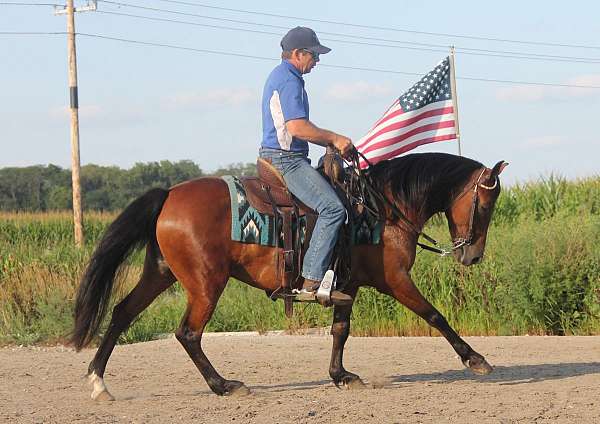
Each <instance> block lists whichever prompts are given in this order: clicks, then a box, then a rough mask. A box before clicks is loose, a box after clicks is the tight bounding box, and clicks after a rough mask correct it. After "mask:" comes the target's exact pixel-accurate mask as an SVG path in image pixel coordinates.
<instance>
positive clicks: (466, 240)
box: [444, 168, 498, 254]
mask: <svg viewBox="0 0 600 424" xmlns="http://www.w3.org/2000/svg"><path fill="white" fill-rule="evenodd" d="M485 170H486V168H483V169H482V170H481V173H480V174H479V177H477V181H475V182H474V183H473V188H471V187H468V188H466V189H465V190H463V191H462V192H461V193H460V194H459V195H458V196H456V197H455V198H454V200H452V202H450V205H449V206H448V207H447V208H446V209H445V210H444V212H447V211H448V209H450V208H451V207H452V206H453V205H454V204H455V203H456V202H457V201H458V200H459V199H461V198H462V197H463V196H464V195H466V194H467V193H468V192H470V191H472V192H473V200H472V202H471V213H470V217H469V230H468V231H467V235H466V237H456V238H454V239H452V250H457V249H460V248H461V247H463V246H470V245H471V243H472V242H473V222H474V221H475V210H476V209H477V203H478V202H479V192H478V189H479V187H481V188H483V189H485V190H493V189H495V188H496V186H497V185H498V177H496V179H495V181H494V184H493V185H491V186H487V185H485V184H483V183H482V182H481V177H483V174H484V173H485ZM448 253H450V252H448ZM446 254H447V253H446Z"/></svg>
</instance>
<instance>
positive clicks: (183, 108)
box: [0, 0, 600, 183]
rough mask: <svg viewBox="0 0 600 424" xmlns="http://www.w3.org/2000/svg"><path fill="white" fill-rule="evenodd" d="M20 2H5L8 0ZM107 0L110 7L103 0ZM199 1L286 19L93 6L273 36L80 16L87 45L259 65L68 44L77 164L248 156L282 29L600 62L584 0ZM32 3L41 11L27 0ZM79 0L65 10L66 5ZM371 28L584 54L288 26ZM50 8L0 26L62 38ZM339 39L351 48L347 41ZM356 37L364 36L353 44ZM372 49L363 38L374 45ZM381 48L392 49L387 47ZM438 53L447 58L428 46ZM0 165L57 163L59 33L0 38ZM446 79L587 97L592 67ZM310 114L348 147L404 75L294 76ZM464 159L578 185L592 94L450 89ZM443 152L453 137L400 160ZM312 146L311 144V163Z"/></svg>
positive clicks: (592, 13)
mask: <svg viewBox="0 0 600 424" xmlns="http://www.w3.org/2000/svg"><path fill="white" fill-rule="evenodd" d="M6 1H19V0H6ZM116 1H118V0H116ZM205 1H206V3H202V4H205V5H214V6H221V7H229V8H235V9H247V10H253V11H258V12H267V13H275V14H281V15H288V16H298V18H296V19H294V18H276V17H268V16H264V15H258V14H244V13H240V12H232V11H224V10H215V9H210V8H202V7H194V6H186V5H182V4H174V3H167V2H164V1H158V0H147V1H140V0H123V1H122V3H128V4H134V5H141V6H146V7H155V8H161V9H168V10H172V11H179V12H182V13H190V14H199V15H205V16H210V17H217V18H225V19H234V20H244V21H251V22H256V23H260V24H262V25H263V26H254V25H249V24H239V23H232V22H224V21H217V20H210V19H207V18H199V17H192V16H184V15H177V14H168V13H164V12H162V13H159V12H151V11H144V10H139V9H132V8H128V7H124V6H121V7H119V6H117V5H114V4H110V3H106V2H99V3H98V7H99V10H100V11H106V12H117V13H130V14H136V15H144V16H153V17H159V18H163V19H175V20H182V21H187V22H196V23H200V24H210V25H221V26H229V27H236V28H245V29H253V30H261V31H266V32H274V33H276V35H271V34H262V33H252V32H243V31H233V30H226V29H216V28H208V27H202V26H195V25H179V24H174V23H167V22H153V21H147V20H141V19H136V18H131V17H123V16H116V15H112V14H105V13H97V12H89V13H78V14H77V16H76V29H77V31H78V32H81V33H90V34H101V35H106V36H111V37H120V38H125V39H131V40H140V41H148V42H153V43H163V44H171V45H178V46H184V47H191V48H195V49H209V50H219V51H225V52H233V53H240V54H246V55H254V56H262V57H268V58H273V60H272V61H269V60H259V59H251V58H242V57H233V56H222V55H214V54H208V53H200V52H192V51H183V50H176V49H167V48H161V47H149V46H142V45H135V44H128V43H121V42H117V41H110V40H104V39H96V38H89V37H83V36H80V37H78V40H77V48H78V51H77V53H78V66H79V75H78V76H79V90H80V91H79V100H80V132H81V160H82V164H86V163H97V164H101V165H118V166H121V167H130V166H131V165H133V164H134V163H136V162H147V161H159V160H163V159H169V160H174V161H175V160H180V159H191V160H193V161H195V162H197V163H198V164H199V165H200V166H201V168H202V169H204V170H207V171H210V170H214V169H216V168H218V167H220V166H224V165H227V164H230V163H234V162H251V161H254V160H255V157H256V154H257V149H258V145H259V143H260V135H261V118H260V97H261V91H262V86H263V84H264V80H265V78H266V76H267V75H268V73H269V72H270V70H271V69H272V68H273V67H274V66H275V65H276V64H277V62H278V61H277V58H278V57H279V53H280V48H279V40H280V38H281V35H283V34H284V33H285V30H284V29H279V28H273V27H269V26H265V25H274V26H282V27H285V28H291V27H293V26H296V25H305V26H310V27H312V28H314V29H315V30H316V31H317V34H320V33H321V32H330V33H342V34H349V35H355V36H356V35H358V36H367V37H375V38H384V39H390V40H398V41H407V42H419V43H430V44H438V45H442V46H449V45H452V44H454V45H456V46H457V48H461V47H462V48H480V49H491V50H504V51H515V52H517V51H518V52H527V53H535V54H547V55H558V56H573V57H586V58H600V29H599V28H600V27H598V16H600V3H597V2H591V1H585V2H583V1H581V2H577V1H574V2H570V3H569V4H568V5H567V4H566V3H564V2H558V1H545V2H542V1H531V2H523V1H519V2H517V1H503V2H494V3H492V2H478V3H475V2H470V1H455V2H453V3H452V4H449V3H447V2H414V1H411V2H408V1H394V2H391V1H389V2H347V1H343V2H342V1H323V0H321V1H312V0H305V1H303V2H302V4H301V5H300V4H299V3H297V2H294V3H292V2H281V1H278V2H276V1H259V2H252V3H248V2H244V1H231V0H227V1H221V2H215V1H212V0H205ZM0 2H1V1H0ZM33 2H40V3H41V1H38V0H33ZM189 2H191V3H200V2H201V0H189ZM84 4H85V2H79V1H76V5H78V6H79V5H84ZM304 17H305V18H315V19H322V20H330V21H342V22H348V23H355V24H364V25H371V26H385V27H394V28H400V29H408V30H417V31H426V32H436V33H447V34H464V35H473V36H479V37H489V38H502V39H515V40H530V41H541V42H549V43H560V44H576V45H588V46H596V48H595V49H592V48H589V49H583V48H573V47H569V48H567V47H550V46H533V45H523V44H511V43H500V42H495V41H483V40H473V39H466V38H460V37H454V36H433V35H422V34H411V33H405V32H397V31H386V30H376V29H366V28H356V27H348V26H343V25H336V24H326V23H316V22H309V21H306V20H304V19H302V18H304ZM65 26H66V22H65V17H64V16H54V15H53V9H52V8H51V7H41V6H38V7H17V6H3V5H0V31H48V32H52V31H64V30H65ZM320 38H321V40H322V43H323V44H325V45H328V46H329V47H331V48H332V49H333V51H332V52H331V53H330V54H328V55H325V56H322V59H321V63H322V64H336V65H347V66H353V67H364V68H378V69H388V70H396V71H403V72H417V73H426V72H427V71H429V70H430V69H431V68H433V66H434V65H435V64H436V63H437V62H438V61H439V60H441V59H442V58H443V57H444V56H445V53H444V52H438V51H427V50H411V49H401V48H385V47H378V46H365V45H358V44H348V43H341V42H338V41H334V40H335V39H341V38H342V37H341V36H331V35H322V34H321V35H320ZM347 39H349V38H347ZM363 42H364V40H363ZM373 43H375V42H373ZM385 44H392V43H385ZM442 50H445V49H442ZM0 51H2V56H3V59H2V66H0V94H1V99H2V101H1V102H0V145H1V152H2V153H1V154H0V167H5V166H26V165H33V164H48V163H54V164H57V165H60V166H63V167H69V166H70V141H69V137H70V135H69V114H68V109H67V107H68V101H69V100H68V82H67V49H66V37H65V36H63V35H58V36H7V35H0ZM456 60H457V62H456V69H457V76H458V77H459V78H460V77H478V78H488V79H500V80H518V81H540V82H549V83H561V84H574V85H590V86H600V62H598V63H570V62H549V61H534V60H524V59H511V58H500V57H491V56H471V55H465V54H461V53H458V54H457V59H456ZM305 79H306V86H307V91H308V94H309V97H310V101H311V119H312V120H313V121H314V122H315V123H316V124H317V125H319V126H321V127H324V128H328V129H331V130H334V131H336V132H339V133H342V134H345V135H348V136H349V137H351V138H352V139H353V140H358V139H359V138H360V137H361V136H362V135H363V134H364V133H365V132H366V131H367V130H368V129H369V127H370V126H371V125H372V124H373V122H374V121H375V120H376V119H377V118H379V117H380V115H381V114H382V113H383V112H384V111H385V109H386V108H387V107H388V105H389V104H391V103H392V102H393V100H394V99H395V98H396V97H398V96H399V95H400V94H401V93H402V92H404V91H405V90H406V89H408V88H409V87H410V86H411V85H412V84H413V83H414V82H415V81H416V80H418V79H419V77H417V76H406V75H400V74H392V73H378V72H370V71H361V70H342V69H335V68H328V67H320V66H317V68H316V69H315V70H313V72H312V73H311V74H309V75H307V76H306V78H305ZM457 85H458V96H459V110H460V127H461V133H462V147H463V154H464V155H465V156H469V157H472V158H474V159H477V160H479V161H481V162H483V163H484V164H486V165H488V166H492V165H493V164H494V163H495V162H496V161H498V160H501V159H503V160H506V161H508V162H509V163H510V166H509V167H508V168H507V169H506V171H505V175H504V181H507V182H509V183H514V182H515V181H521V182H522V181H527V180H531V179H536V178H538V177H539V176H540V175H548V174H549V173H551V172H553V173H556V174H560V175H563V176H566V177H568V178H576V177H581V176H588V175H596V174H598V173H599V172H598V170H599V169H600V168H599V166H598V164H597V160H598V159H597V158H598V157H599V156H600V155H599V153H600V136H599V135H598V131H597V127H596V121H597V120H598V116H600V114H599V112H600V107H599V106H600V90H598V89H573V88H561V87H543V86H521V85H514V84H500V83H489V82H479V81H470V80H463V79H459V80H458V84H457ZM414 151H415V152H423V151H445V152H450V153H456V152H457V146H456V143H454V142H443V143H436V144H432V145H429V146H425V147H420V148H417V149H416V150H414ZM321 152H322V150H321V149H320V148H318V147H316V146H314V147H312V154H311V156H312V157H313V158H316V157H318V155H319V154H320V153H321Z"/></svg>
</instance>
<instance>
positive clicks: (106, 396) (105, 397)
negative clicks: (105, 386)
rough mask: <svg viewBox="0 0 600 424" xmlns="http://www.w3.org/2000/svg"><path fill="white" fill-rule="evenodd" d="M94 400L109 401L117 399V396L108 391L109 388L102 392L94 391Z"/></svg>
mask: <svg viewBox="0 0 600 424" xmlns="http://www.w3.org/2000/svg"><path fill="white" fill-rule="evenodd" d="M92 400H95V401H98V402H108V401H113V400H115V398H114V397H113V395H111V394H110V393H108V390H104V391H102V392H100V393H92Z"/></svg>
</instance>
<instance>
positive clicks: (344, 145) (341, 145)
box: [332, 134, 354, 158]
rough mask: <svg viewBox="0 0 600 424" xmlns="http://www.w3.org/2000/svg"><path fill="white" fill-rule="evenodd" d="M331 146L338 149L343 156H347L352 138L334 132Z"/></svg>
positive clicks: (351, 145)
mask: <svg viewBox="0 0 600 424" xmlns="http://www.w3.org/2000/svg"><path fill="white" fill-rule="evenodd" d="M332 144H333V147H335V148H336V149H338V150H339V152H340V154H341V155H342V157H343V158H347V157H348V155H349V154H350V152H351V151H352V148H353V147H354V145H353V144H352V140H350V139H349V138H348V137H346V136H343V135H340V134H336V135H335V138H334V140H333V143H332Z"/></svg>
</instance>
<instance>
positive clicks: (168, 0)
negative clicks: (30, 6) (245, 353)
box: [98, 0, 600, 50]
mask: <svg viewBox="0 0 600 424" xmlns="http://www.w3.org/2000/svg"><path fill="white" fill-rule="evenodd" d="M98 1H103V0H98ZM156 1H159V2H163V3H172V4H181V5H186V6H195V7H202V8H206V9H214V10H224V11H227V12H238V13H246V14H251V15H260V16H269V17H272V18H284V19H294V20H302V21H308V22H318V23H324V24H334V25H343V26H349V27H354V28H363V29H377V30H384V31H395V32H404V33H409V34H421V35H433V36H439V37H454V38H465V39H471V40H479V41H497V42H503V43H515V44H529V45H535V46H549V47H569V48H580V49H594V50H600V46H589V45H582V44H566V43H549V42H542V41H529V40H515V39H507V38H495V37H482V36H475V35H464V34H449V33H443V32H431V31H416V30H409V29H404V28H395V27H387V26H377V25H363V24H355V23H350V22H341V21H330V20H325V19H314V18H306V17H300V16H290V15H281V14H276V13H267V12H258V11H255V10H246V9H234V8H229V7H222V6H214V5H208V4H204V3H193V2H187V1H179V0H156Z"/></svg>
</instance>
